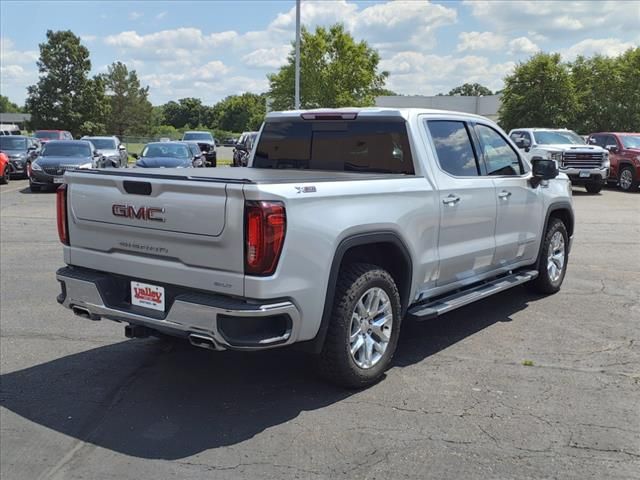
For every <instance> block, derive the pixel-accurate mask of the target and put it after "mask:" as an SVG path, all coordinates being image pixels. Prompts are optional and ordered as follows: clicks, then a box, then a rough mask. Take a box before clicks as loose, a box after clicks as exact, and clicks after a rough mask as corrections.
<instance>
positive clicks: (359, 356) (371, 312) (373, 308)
mask: <svg viewBox="0 0 640 480" xmlns="http://www.w3.org/2000/svg"><path fill="white" fill-rule="evenodd" d="M392 326H393V308H392V306H391V300H390V299H389V295H387V293H386V292H385V291H384V290H383V289H381V288H379V287H373V288H370V289H369V290H367V291H366V292H364V294H363V295H362V296H361V297H360V299H359V300H358V302H357V303H356V306H355V308H354V310H353V313H352V314H351V328H350V330H349V331H350V338H349V351H350V352H351V358H353V360H354V361H355V362H356V365H358V367H360V368H363V369H368V368H371V367H373V366H375V365H376V364H377V363H378V362H379V361H380V359H381V358H382V356H383V355H384V352H385V351H386V350H387V346H388V345H389V341H390V340H391V328H392Z"/></svg>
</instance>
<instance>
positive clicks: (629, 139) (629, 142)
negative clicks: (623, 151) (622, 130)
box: [620, 135, 640, 148]
mask: <svg viewBox="0 0 640 480" xmlns="http://www.w3.org/2000/svg"><path fill="white" fill-rule="evenodd" d="M620 140H622V145H624V148H640V135H621V136H620Z"/></svg>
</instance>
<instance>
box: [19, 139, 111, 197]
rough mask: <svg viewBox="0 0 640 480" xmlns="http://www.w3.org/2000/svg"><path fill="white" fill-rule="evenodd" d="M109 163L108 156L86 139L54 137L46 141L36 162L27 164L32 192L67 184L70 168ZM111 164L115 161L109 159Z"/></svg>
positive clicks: (88, 167) (85, 167) (84, 167)
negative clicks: (106, 158)
mask: <svg viewBox="0 0 640 480" xmlns="http://www.w3.org/2000/svg"><path fill="white" fill-rule="evenodd" d="M105 166H107V161H106V160H105V158H104V156H103V155H102V154H101V153H100V152H99V151H98V150H97V149H96V148H95V147H94V145H93V144H92V143H91V142H88V141H86V140H54V141H50V142H47V143H45V145H44V146H43V147H42V152H41V153H40V155H39V156H38V158H37V159H36V160H34V161H31V162H28V163H27V174H28V175H29V188H30V189H31V191H32V192H39V191H40V190H42V189H48V188H52V187H55V186H57V185H59V184H61V183H64V174H65V172H67V171H68V170H74V169H76V168H78V169H92V168H93V169H95V168H101V167H105ZM108 166H111V162H108Z"/></svg>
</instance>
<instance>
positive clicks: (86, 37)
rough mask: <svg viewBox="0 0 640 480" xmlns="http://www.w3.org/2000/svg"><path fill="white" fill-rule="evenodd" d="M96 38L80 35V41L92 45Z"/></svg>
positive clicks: (94, 36)
mask: <svg viewBox="0 0 640 480" xmlns="http://www.w3.org/2000/svg"><path fill="white" fill-rule="evenodd" d="M97 38H98V37H97V36H96V35H85V34H82V33H81V34H80V40H82V41H83V42H84V43H92V42H95V41H96V39H97Z"/></svg>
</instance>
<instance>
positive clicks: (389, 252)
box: [340, 242, 412, 312]
mask: <svg viewBox="0 0 640 480" xmlns="http://www.w3.org/2000/svg"><path fill="white" fill-rule="evenodd" d="M410 262H411V260H410V259H408V258H407V256H406V254H405V252H403V251H402V249H401V248H400V247H399V246H398V245H396V244H395V243H391V242H380V243H368V244H365V245H356V246H354V247H351V248H350V249H349V250H347V251H346V252H345V253H344V256H343V257H342V262H341V263H340V270H342V268H344V266H345V265H349V264H352V263H371V264H373V265H377V266H379V267H380V268H383V269H384V270H386V271H387V272H389V274H390V275H391V276H392V277H393V280H394V281H395V283H396V286H397V287H398V292H399V293H400V300H401V304H402V311H403V312H404V311H405V309H406V308H407V306H408V300H409V294H410V290H411V271H412V269H411V263H410Z"/></svg>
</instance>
